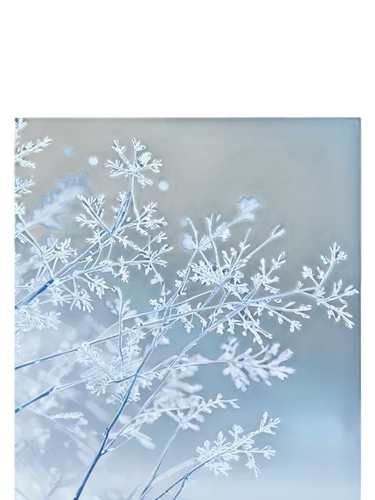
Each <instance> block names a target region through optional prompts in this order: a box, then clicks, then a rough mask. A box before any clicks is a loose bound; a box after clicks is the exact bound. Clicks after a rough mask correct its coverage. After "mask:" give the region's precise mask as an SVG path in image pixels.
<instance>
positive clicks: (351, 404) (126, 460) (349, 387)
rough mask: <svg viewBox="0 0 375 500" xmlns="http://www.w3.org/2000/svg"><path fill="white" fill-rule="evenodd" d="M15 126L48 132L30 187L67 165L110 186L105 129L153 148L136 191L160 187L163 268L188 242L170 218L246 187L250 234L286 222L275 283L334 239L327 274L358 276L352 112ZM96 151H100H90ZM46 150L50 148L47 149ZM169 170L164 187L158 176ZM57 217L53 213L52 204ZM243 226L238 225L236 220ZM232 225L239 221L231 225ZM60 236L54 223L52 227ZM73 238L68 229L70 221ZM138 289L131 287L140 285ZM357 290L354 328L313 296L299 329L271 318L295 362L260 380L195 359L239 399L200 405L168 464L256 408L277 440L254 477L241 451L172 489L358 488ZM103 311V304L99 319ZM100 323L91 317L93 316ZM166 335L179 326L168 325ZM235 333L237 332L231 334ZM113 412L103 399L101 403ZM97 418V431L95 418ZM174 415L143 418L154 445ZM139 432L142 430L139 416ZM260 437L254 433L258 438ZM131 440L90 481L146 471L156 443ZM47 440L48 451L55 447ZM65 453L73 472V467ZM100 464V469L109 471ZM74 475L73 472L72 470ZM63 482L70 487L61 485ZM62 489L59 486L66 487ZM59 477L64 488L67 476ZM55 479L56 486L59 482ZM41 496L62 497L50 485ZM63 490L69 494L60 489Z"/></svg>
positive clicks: (231, 492)
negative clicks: (338, 257)
mask: <svg viewBox="0 0 375 500" xmlns="http://www.w3.org/2000/svg"><path fill="white" fill-rule="evenodd" d="M27 121H28V123H29V125H28V127H27V128H26V129H25V131H24V133H23V139H24V140H27V139H29V138H30V139H34V138H35V137H39V136H44V135H47V134H48V135H49V136H50V137H52V139H53V143H52V145H51V146H50V147H49V148H47V149H46V150H45V151H44V152H43V154H41V155H40V156H39V157H38V158H37V160H38V161H37V165H38V168H37V170H36V171H35V176H34V178H35V182H36V185H37V186H38V188H37V189H36V190H34V194H33V195H29V196H30V198H29V199H28V202H29V203H30V204H35V203H37V201H38V196H40V195H41V194H45V193H46V192H48V190H50V189H52V188H53V186H54V184H55V181H56V179H58V178H64V177H66V176H67V174H68V173H70V172H78V171H79V172H82V171H87V173H88V174H89V177H88V179H89V182H90V186H91V189H92V191H93V192H96V193H98V194H99V193H102V192H104V193H107V194H108V195H109V197H111V196H114V194H115V193H116V191H117V189H118V181H114V180H113V179H109V178H108V175H107V171H106V169H103V168H102V167H101V165H102V164H103V162H104V161H105V160H106V159H107V158H108V157H112V154H111V152H110V147H111V141H112V140H113V139H119V141H120V143H125V144H127V145H129V144H130V140H131V137H132V136H135V137H137V138H140V139H141V140H142V142H143V143H144V144H146V145H147V147H148V149H149V150H150V151H151V152H152V153H153V155H154V156H155V157H156V158H159V157H160V158H162V159H163V168H162V173H161V174H160V175H159V176H158V178H157V179H155V181H156V182H155V186H153V187H152V188H151V189H148V190H145V191H144V192H141V193H140V196H141V198H142V199H144V201H146V200H148V199H150V200H156V201H158V205H159V210H160V212H161V213H162V214H163V215H166V218H167V220H168V221H169V226H168V234H169V236H170V239H171V240H172V244H173V245H174V246H175V247H176V250H177V251H176V252H175V253H174V255H171V257H170V259H169V260H170V262H171V265H170V270H171V271H170V272H171V276H170V277H171V278H172V277H173V275H174V272H175V270H176V269H178V268H179V266H181V265H183V262H184V261H185V260H186V254H185V253H184V251H182V250H180V248H179V239H180V237H181V235H182V234H183V228H181V227H180V221H181V220H182V219H183V218H184V217H186V216H190V217H191V218H192V219H194V220H200V221H202V218H203V216H206V215H209V214H211V213H222V214H223V216H224V219H226V220H228V219H229V218H230V217H231V216H232V215H234V214H235V213H236V208H235V203H236V201H237V200H238V199H239V198H240V197H241V196H243V195H255V196H257V197H258V198H259V199H260V200H261V201H262V203H263V208H262V210H261V212H260V214H259V219H258V222H257V224H255V225H254V230H253V234H254V236H253V241H254V242H257V241H258V242H260V241H261V240H262V238H264V237H265V236H266V235H267V234H268V233H269V231H270V230H271V229H272V228H273V227H274V226H276V225H277V224H279V223H283V224H284V226H285V228H286V231H287V232H286V235H285V236H284V237H283V238H282V239H281V240H278V241H277V244H275V246H273V247H272V248H271V249H270V250H267V252H265V255H264V256H265V257H273V256H275V255H277V252H279V251H281V250H285V251H286V255H287V264H286V266H285V269H284V270H283V272H282V273H281V274H280V275H281V278H282V280H281V287H282V288H283V289H287V288H288V287H289V286H291V285H293V284H295V283H296V281H297V280H298V279H300V273H301V271H302V266H303V265H310V266H314V267H315V266H317V265H320V259H319V255H320V254H324V255H327V252H328V247H329V246H330V245H331V244H332V243H333V242H334V241H336V242H337V243H338V244H340V245H341V246H342V248H343V250H344V251H345V252H346V253H348V260H347V261H346V262H343V263H340V265H339V266H338V268H337V269H336V270H335V272H334V275H333V279H339V278H342V279H343V281H344V284H346V285H349V284H353V285H354V286H355V287H356V288H359V287H360V121H359V120H358V119H28V120H27ZM66 144H70V145H72V146H73V148H74V154H73V156H72V157H69V158H66V157H64V155H63V154H62V148H63V146H64V145H66ZM92 155H95V156H97V157H98V158H99V163H98V165H97V166H95V167H91V166H90V165H89V164H88V158H89V157H90V156H92ZM56 157H58V158H60V159H59V161H58V162H56ZM162 179H164V180H167V181H168V183H169V190H168V191H166V192H161V191H160V190H159V189H158V188H157V184H158V182H159V181H160V180H162ZM62 220H64V217H63V218H62ZM242 229H243V228H242ZM239 234H240V233H239ZM59 236H61V235H59ZM75 238H77V239H78V238H79V234H78V232H77V233H76V235H75ZM134 290H136V292H137V294H136V296H135V297H134V300H133V306H135V307H136V308H137V309H144V308H145V307H147V293H148V292H147V291H146V292H144V291H143V288H141V283H140V284H138V285H136V288H135V289H133V291H134ZM138 292H139V293H138ZM359 304H360V300H359V297H358V296H355V297H354V298H352V299H351V300H350V311H351V312H352V313H353V315H354V321H355V324H356V326H355V327H354V329H353V330H349V329H347V328H345V326H344V325H343V324H341V323H339V324H337V323H335V322H334V321H333V320H328V318H327V314H326V312H325V311H324V310H323V309H319V308H318V309H315V312H314V313H313V314H312V317H311V319H310V320H307V321H304V326H303V329H302V331H301V332H297V333H294V334H290V333H289V332H288V331H287V330H286V329H284V328H280V327H278V325H276V323H275V322H273V323H272V324H271V323H270V330H271V331H272V332H273V333H274V334H275V341H277V342H280V343H281V346H282V347H283V348H287V347H289V348H291V349H292V350H293V351H294V353H295V354H294V356H293V357H292V359H291V360H290V362H289V364H290V366H293V367H294V368H295V369H296V373H295V374H294V375H292V376H291V377H290V378H289V379H288V380H286V381H284V382H281V381H276V382H275V383H274V384H273V385H272V387H267V386H265V385H263V384H255V383H254V384H252V385H251V387H250V388H249V390H248V392H247V393H245V394H242V393H238V392H236V391H235V389H234V388H233V385H232V384H231V382H230V381H229V380H228V378H227V377H223V376H221V375H220V370H219V369H217V372H215V369H210V370H209V371H206V372H205V371H202V375H201V379H200V381H201V382H202V383H204V384H205V385H206V394H207V395H209V396H212V395H213V394H216V393H217V392H219V391H220V392H222V393H223V394H224V395H225V396H229V397H238V398H239V401H240V404H241V410H237V412H236V411H234V410H233V411H230V410H228V411H224V412H219V411H218V412H217V413H216V414H215V415H213V416H211V417H208V418H207V421H206V423H205V424H204V425H203V426H202V431H201V432H200V433H197V434H195V433H192V432H184V433H182V434H181V435H180V437H179V439H178V440H177V441H176V445H175V447H174V448H173V449H172V450H171V453H170V455H169V458H168V465H170V466H172V465H173V464H174V463H178V462H180V461H182V460H184V459H186V458H189V457H191V456H194V455H195V448H196V446H197V445H200V444H202V442H203V441H204V439H206V438H208V439H212V438H214V437H215V435H216V434H217V432H218V431H219V430H224V431H225V430H226V429H229V428H230V427H231V425H232V424H233V423H239V424H241V425H243V426H244V427H245V428H246V429H249V430H251V429H253V428H256V426H257V425H258V422H259V419H260V417H261V415H262V413H263V412H264V411H266V410H267V411H268V412H269V414H270V415H272V416H278V417H280V418H281V420H282V423H281V425H280V428H279V431H278V433H277V435H276V436H266V438H265V439H264V444H272V447H274V448H275V449H276V450H277V454H276V457H275V458H273V459H272V460H270V461H261V460H260V461H259V467H260V469H261V472H262V474H261V476H260V477H259V478H258V479H255V478H254V477H253V475H252V473H251V472H249V471H248V469H246V468H245V467H244V466H243V464H237V465H235V467H234V470H233V471H232V473H231V475H230V477H217V478H216V477H214V476H213V475H212V474H211V473H210V472H209V471H208V470H203V471H200V472H199V474H197V475H196V477H195V481H191V484H189V487H187V488H186V491H184V495H183V496H182V498H185V499H186V500H203V499H205V500H211V499H212V500H214V499H215V500H250V499H251V500H302V499H303V500H358V499H359V498H360V492H359V488H360V328H359V327H360V318H359ZM110 321H112V318H111V317H110V314H109V318H108V324H109V322H110ZM106 323H107V319H106V318H102V324H103V325H105V324H106ZM174 335H175V336H176V342H179V339H178V337H179V336H183V335H184V332H183V331H181V330H179V331H176V332H175V333H174ZM222 340H223V338H219V339H217V338H215V337H212V338H211V337H210V339H209V340H208V342H206V344H205V345H204V346H203V349H204V352H205V353H211V354H212V355H215V354H218V352H219V349H218V346H219V345H220V343H221V341H222ZM242 345H243V346H246V345H247V344H246V339H245V340H242ZM110 411H111V412H113V409H110ZM103 425H104V424H103V422H100V423H99V424H98V431H101V430H102V428H103ZM172 428H173V425H172V423H171V422H169V421H163V422H162V423H158V424H157V425H156V426H155V431H157V433H156V439H155V441H156V442H157V444H158V445H159V446H160V447H161V446H163V444H164V443H165V441H166V440H167V438H168V435H169V434H170V433H171V432H172ZM149 433H150V434H152V435H154V434H155V432H152V430H151V429H149ZM261 444H263V442H261ZM160 447H158V448H157V450H155V451H150V452H149V451H146V450H144V449H143V448H141V447H140V446H139V445H137V444H132V445H131V446H129V448H128V449H127V451H126V452H125V450H119V452H118V454H117V455H116V456H115V454H113V455H112V454H111V456H109V457H108V460H107V461H104V460H103V463H101V464H100V465H99V466H98V470H97V471H96V473H95V474H94V475H93V477H92V479H91V480H90V483H89V486H90V489H89V490H88V493H87V495H86V496H83V497H82V498H83V500H85V499H89V498H92V497H91V496H90V494H89V491H91V492H94V491H96V490H95V489H96V488H97V489H99V490H100V489H103V488H104V486H103V485H105V484H106V482H107V484H110V485H111V487H114V488H123V486H124V484H126V483H127V481H128V480H130V479H132V480H134V481H136V480H137V479H138V478H139V479H142V478H144V477H145V476H147V474H148V472H149V469H148V467H152V464H153V463H154V460H155V459H156V457H157V456H158V453H160ZM56 453H57V452H56ZM84 469H85V468H84V466H83V465H82V464H78V465H77V479H78V478H79V477H81V476H82V474H83V472H84ZM109 471H110V472H109ZM75 484H78V483H77V481H76V482H75ZM67 491H68V490H67ZM69 491H70V490H69ZM71 491H74V488H72V490H71ZM66 494H67V493H65V495H66ZM53 498H56V499H57V498H60V497H59V496H58V495H56V497H53ZM65 498H69V497H67V496H65Z"/></svg>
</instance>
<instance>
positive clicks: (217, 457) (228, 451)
mask: <svg viewBox="0 0 375 500" xmlns="http://www.w3.org/2000/svg"><path fill="white" fill-rule="evenodd" d="M279 423H280V419H279V418H270V419H268V413H264V415H263V418H262V420H261V422H260V424H259V428H258V429H257V430H256V431H253V432H250V433H249V434H245V433H244V430H243V429H242V427H241V426H240V425H234V426H233V427H232V430H230V431H229V432H228V434H229V435H230V436H231V438H230V439H229V440H228V439H227V438H226V437H225V436H224V434H223V432H219V434H218V436H217V439H216V440H215V441H214V442H213V443H212V444H211V443H210V441H205V442H204V445H203V446H202V447H198V448H197V453H198V461H199V462H200V463H201V464H204V466H205V467H207V468H208V469H209V470H210V471H212V472H213V473H214V474H215V476H218V475H220V474H223V475H224V476H228V471H229V470H230V469H231V468H232V467H231V465H230V462H232V461H238V460H240V457H241V455H244V456H245V458H246V464H245V465H246V467H247V468H248V469H250V470H252V471H254V474H255V476H256V477H258V475H259V472H260V471H259V469H258V467H257V465H256V463H255V456H256V455H263V457H264V458H267V459H270V458H272V457H273V456H274V455H275V453H276V452H275V450H273V449H272V448H271V447H270V446H265V447H264V448H258V447H254V446H253V445H254V443H255V441H254V437H255V436H257V435H258V434H261V433H266V434H275V429H277V427H278V425H279Z"/></svg>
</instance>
